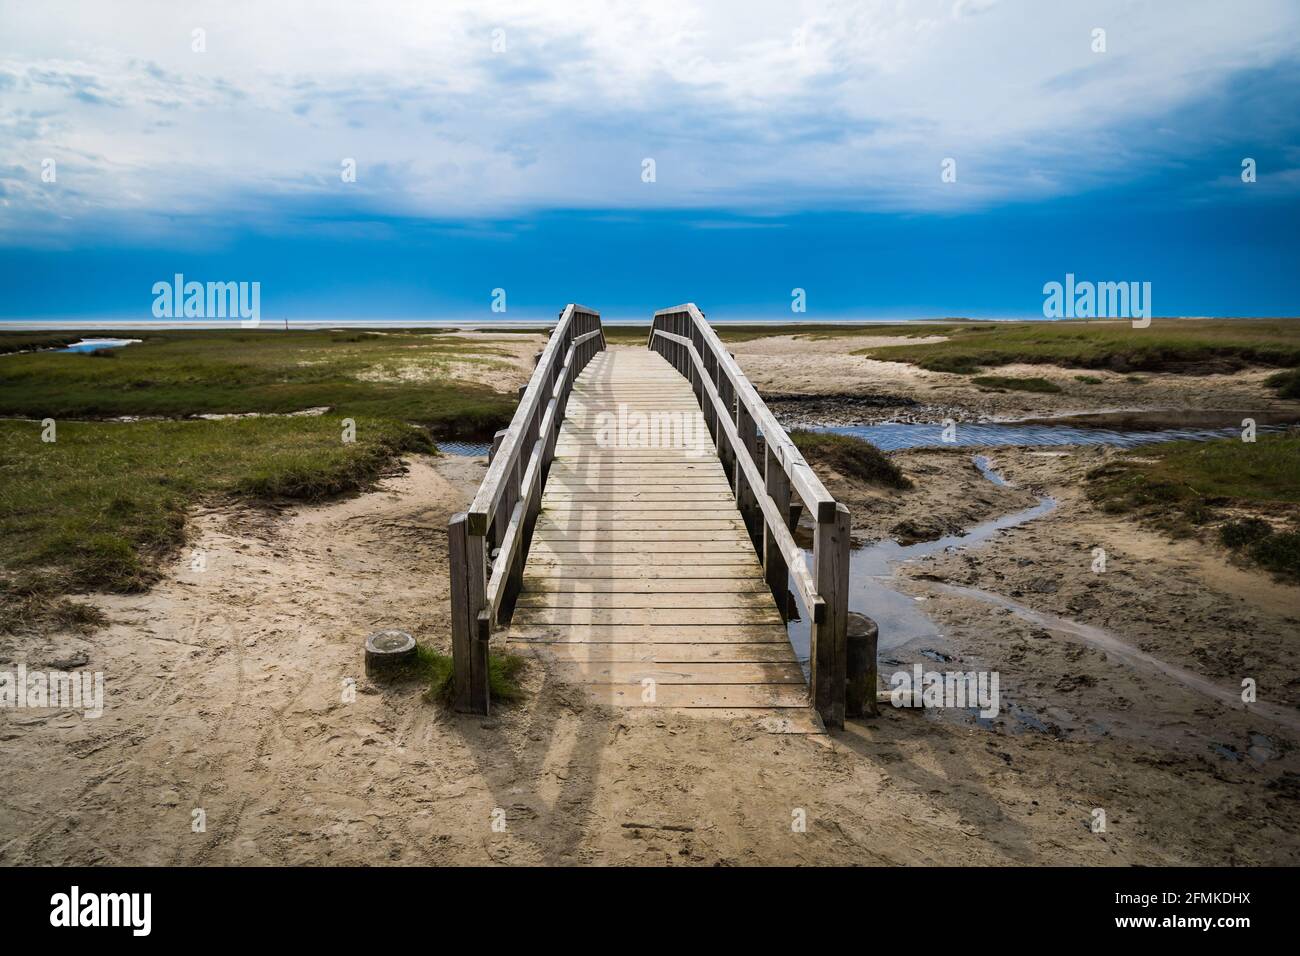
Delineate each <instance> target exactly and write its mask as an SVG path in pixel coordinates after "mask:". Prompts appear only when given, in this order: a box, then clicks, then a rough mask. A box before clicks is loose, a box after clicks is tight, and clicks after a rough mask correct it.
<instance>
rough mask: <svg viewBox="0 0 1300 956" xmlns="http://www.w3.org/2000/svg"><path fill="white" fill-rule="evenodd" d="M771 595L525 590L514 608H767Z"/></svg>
mask: <svg viewBox="0 0 1300 956" xmlns="http://www.w3.org/2000/svg"><path fill="white" fill-rule="evenodd" d="M771 606H772V596H771V595H770V594H768V593H765V592H763V591H756V592H755V591H751V592H748V593H746V592H736V591H730V592H707V591H706V592H684V591H678V590H676V589H674V590H672V591H670V592H662V591H660V592H648V593H640V592H633V593H630V594H629V593H610V592H602V591H586V592H563V591H526V592H525V593H523V594H521V595H519V603H518V604H516V605H515V607H516V609H518V608H525V607H546V608H559V609H571V608H665V609H672V608H683V609H684V608H755V607H758V608H770V607H771Z"/></svg>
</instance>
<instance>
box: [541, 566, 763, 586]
mask: <svg viewBox="0 0 1300 956" xmlns="http://www.w3.org/2000/svg"><path fill="white" fill-rule="evenodd" d="M665 578H668V579H675V581H674V583H673V584H668V585H664V586H666V587H669V588H674V587H676V586H677V583H676V582H677V581H681V582H682V583H683V584H684V583H686V579H689V580H691V581H695V580H730V579H736V580H748V581H753V580H754V565H752V564H750V563H749V562H747V561H727V562H725V563H724V562H717V561H715V562H714V563H711V564H701V563H700V562H697V561H692V562H691V565H690V566H683V565H682V564H680V563H679V562H677V561H670V562H668V563H666V564H652V563H646V564H639V563H637V562H628V563H626V564H603V565H599V566H595V567H590V568H587V569H585V572H584V573H582V574H581V575H580V576H579V575H577V574H576V573H575V565H574V564H573V563H571V562H563V561H549V562H537V563H533V562H531V561H530V562H529V563H528V570H527V573H526V574H525V576H524V581H525V582H526V586H529V587H532V586H535V585H534V584H532V583H529V582H536V581H538V580H539V579H544V580H548V581H555V580H559V581H567V582H572V583H578V582H580V581H587V582H590V583H591V584H592V585H598V584H600V583H601V582H605V581H610V582H614V581H617V582H625V581H648V582H651V583H654V582H658V581H660V580H661V579H665Z"/></svg>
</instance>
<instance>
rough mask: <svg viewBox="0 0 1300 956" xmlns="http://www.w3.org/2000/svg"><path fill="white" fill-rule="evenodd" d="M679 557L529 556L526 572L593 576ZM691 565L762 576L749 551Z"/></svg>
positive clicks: (709, 554) (694, 559) (701, 556)
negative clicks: (562, 571)
mask: <svg viewBox="0 0 1300 956" xmlns="http://www.w3.org/2000/svg"><path fill="white" fill-rule="evenodd" d="M681 554H682V552H680V551H610V552H608V553H602V554H584V553H582V552H580V551H548V552H545V553H536V552H535V553H532V554H529V556H528V568H529V570H530V571H535V570H537V569H538V568H545V567H552V566H554V567H562V568H565V569H567V571H568V573H570V574H574V573H577V572H578V570H579V569H590V570H591V571H592V572H595V571H598V570H602V569H605V568H609V569H611V572H612V571H613V570H614V569H616V568H617V567H619V566H624V565H626V566H635V565H644V566H645V567H647V568H651V567H658V566H660V565H678V566H680V565H681V563H682V558H681ZM690 562H691V564H693V565H695V566H696V567H697V568H703V567H709V568H711V567H713V566H714V565H728V566H735V567H743V568H745V569H746V574H747V575H749V576H754V575H759V574H761V573H762V570H761V569H762V565H760V564H759V563H758V559H757V558H755V557H754V555H753V554H752V553H750V552H748V551H703V552H698V553H695V554H692V555H691V556H690Z"/></svg>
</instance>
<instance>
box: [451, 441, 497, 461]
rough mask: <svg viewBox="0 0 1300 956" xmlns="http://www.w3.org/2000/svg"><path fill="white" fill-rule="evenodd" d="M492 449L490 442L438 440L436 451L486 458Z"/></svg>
mask: <svg viewBox="0 0 1300 956" xmlns="http://www.w3.org/2000/svg"><path fill="white" fill-rule="evenodd" d="M491 450H492V444H491V442H477V441H439V442H438V451H440V452H442V453H443V454H445V455H459V456H461V457H462V458H486V457H487V454H488V452H490V451H491Z"/></svg>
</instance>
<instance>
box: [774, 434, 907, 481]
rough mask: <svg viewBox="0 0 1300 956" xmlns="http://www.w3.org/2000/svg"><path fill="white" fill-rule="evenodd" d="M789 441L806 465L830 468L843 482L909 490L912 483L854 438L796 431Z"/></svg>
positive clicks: (883, 456) (882, 456) (870, 446)
mask: <svg viewBox="0 0 1300 956" xmlns="http://www.w3.org/2000/svg"><path fill="white" fill-rule="evenodd" d="M790 440H791V441H793V442H794V443H795V447H797V448H798V449H799V452H800V454H802V455H803V456H804V458H806V459H807V460H808V463H809V464H810V465H813V466H822V467H827V468H833V469H834V470H835V471H837V472H839V473H840V474H841V475H844V476H845V477H846V478H856V479H858V480H860V481H867V482H871V483H873V484H880V485H886V486H888V487H890V488H910V487H912V482H911V481H910V480H909V479H908V478H907V476H906V475H904V474H903V473H902V471H900V470H899V468H898V466H897V465H896V464H894V462H893V461H892V460H890V458H889V457H888V456H887V455H886V454H885V453H884V452H882V451H881V450H880V449H879V448H877V447H876V446H875V445H873V444H871V442H869V441H866V440H865V439H862V438H858V437H857V436H855V435H837V434H835V433H833V432H814V431H806V430H804V429H802V428H797V429H795V430H793V431H791V432H790Z"/></svg>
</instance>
